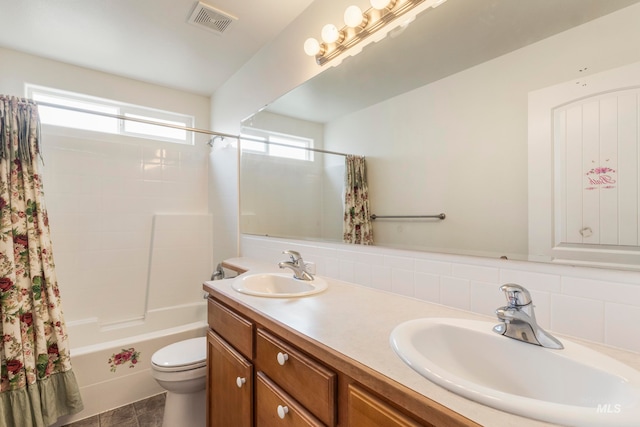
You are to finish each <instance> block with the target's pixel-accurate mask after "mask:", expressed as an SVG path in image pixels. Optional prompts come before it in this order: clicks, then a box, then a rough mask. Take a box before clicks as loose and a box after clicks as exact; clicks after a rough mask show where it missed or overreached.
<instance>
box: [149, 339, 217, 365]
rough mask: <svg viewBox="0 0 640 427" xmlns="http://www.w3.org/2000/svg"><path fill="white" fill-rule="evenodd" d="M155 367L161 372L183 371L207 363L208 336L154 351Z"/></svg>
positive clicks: (152, 362) (152, 357) (153, 363)
mask: <svg viewBox="0 0 640 427" xmlns="http://www.w3.org/2000/svg"><path fill="white" fill-rule="evenodd" d="M151 364H152V365H153V369H155V370H157V371H160V372H181V371H189V370H193V369H198V368H201V367H203V366H205V365H206V364H207V338H206V337H198V338H191V339H188V340H185V341H180V342H177V343H173V344H170V345H168V346H166V347H163V348H161V349H160V350H158V351H156V352H155V353H153V356H151Z"/></svg>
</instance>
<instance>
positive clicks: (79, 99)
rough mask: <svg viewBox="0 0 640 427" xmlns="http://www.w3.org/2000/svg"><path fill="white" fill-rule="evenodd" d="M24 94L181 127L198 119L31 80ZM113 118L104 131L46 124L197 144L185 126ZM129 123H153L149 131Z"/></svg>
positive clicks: (71, 111) (191, 126)
mask: <svg viewBox="0 0 640 427" xmlns="http://www.w3.org/2000/svg"><path fill="white" fill-rule="evenodd" d="M25 95H26V97H27V98H29V99H33V100H34V101H35V102H36V103H37V102H38V99H37V98H38V96H39V95H41V96H43V97H45V96H46V97H51V98H57V99H59V100H60V105H61V106H69V104H71V106H72V105H73V104H74V103H77V104H84V106H82V105H79V106H78V107H77V108H83V109H87V110H91V109H92V108H91V107H94V108H95V110H96V111H100V110H103V111H104V110H105V109H110V110H111V112H108V113H107V114H113V115H114V116H123V117H124V116H127V115H132V116H138V117H140V118H141V119H143V120H149V121H155V122H167V123H170V124H175V125H177V126H181V127H184V128H193V126H194V122H195V118H194V117H193V116H191V115H187V114H182V113H176V112H171V111H164V110H159V109H156V108H151V107H145V106H141V105H134V104H127V103H124V102H119V101H115V100H111V99H106V98H98V97H95V96H91V95H86V94H82V93H77V92H70V91H65V90H60V89H55V88H50V87H45V86H39V85H34V84H30V83H26V84H25ZM44 102H47V103H51V104H55V103H56V102H55V101H53V102H50V101H44ZM43 108H55V107H41V108H40V110H42V109H43ZM61 110H64V109H61ZM64 111H66V112H67V113H69V114H74V113H75V114H78V115H85V114H90V113H82V112H77V111H74V110H64ZM40 116H41V119H42V114H40ZM79 117H82V116H79ZM96 117H104V118H107V119H109V117H108V116H101V115H99V114H98V115H96ZM110 119H111V120H115V121H116V123H115V126H114V128H113V130H104V129H97V128H91V127H81V126H78V127H76V126H69V125H67V124H59V123H45V122H43V124H46V125H50V126H58V127H64V128H67V129H77V130H86V131H89V132H99V133H105V134H111V135H122V136H128V137H134V138H144V139H153V140H156V141H165V142H172V143H176V144H182V145H194V143H195V142H194V135H193V132H190V131H188V130H186V129H184V130H180V129H176V128H172V127H161V125H152V124H145V123H142V122H137V121H135V120H126V119H125V118H117V117H110ZM127 123H134V124H137V123H140V124H142V125H143V126H150V127H151V128H149V129H150V131H149V132H144V131H142V132H140V131H131V130H127ZM153 129H156V130H158V129H163V130H165V129H166V130H170V131H169V132H167V134H166V135H162V134H158V133H157V132H156V133H154V132H153ZM171 131H173V133H174V134H175V133H176V131H177V132H184V137H182V135H180V136H176V137H172V136H170V135H171ZM160 133H162V132H160Z"/></svg>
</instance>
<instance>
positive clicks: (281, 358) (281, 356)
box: [277, 352, 289, 366]
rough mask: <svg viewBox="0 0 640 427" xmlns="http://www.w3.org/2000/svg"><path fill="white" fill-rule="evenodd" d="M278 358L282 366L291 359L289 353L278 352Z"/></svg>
mask: <svg viewBox="0 0 640 427" xmlns="http://www.w3.org/2000/svg"><path fill="white" fill-rule="evenodd" d="M277 358H278V363H279V364H280V366H284V364H285V362H286V361H287V360H289V355H288V354H287V353H282V352H278V356H277Z"/></svg>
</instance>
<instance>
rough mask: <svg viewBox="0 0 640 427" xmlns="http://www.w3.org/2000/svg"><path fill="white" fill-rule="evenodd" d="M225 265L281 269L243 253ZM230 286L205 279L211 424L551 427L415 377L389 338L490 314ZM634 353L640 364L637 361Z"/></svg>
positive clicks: (333, 285) (356, 293) (352, 295)
mask: <svg viewBox="0 0 640 427" xmlns="http://www.w3.org/2000/svg"><path fill="white" fill-rule="evenodd" d="M225 267H226V268H231V269H234V270H236V271H238V272H239V273H242V272H244V271H247V270H249V271H250V272H256V271H257V272H264V271H271V272H277V271H278V269H277V268H276V267H275V266H269V265H265V264H262V263H254V262H252V261H251V260H247V259H243V258H238V259H233V260H229V261H227V262H226V264H225ZM231 283H232V280H218V281H212V282H206V283H205V284H204V289H205V290H206V291H207V292H208V293H209V297H208V323H209V331H208V373H207V375H208V377H207V404H208V408H207V423H208V424H207V425H208V427H219V426H225V427H226V426H237V427H244V426H259V427H263V426H350V427H367V426H380V427H396V426H447V427H450V426H454V427H455V426H464V427H470V426H481V425H491V426H494V427H499V426H514V425H518V426H548V425H550V424H548V423H545V422H541V421H536V420H533V419H529V418H525V417H520V416H517V415H513V414H509V413H506V412H503V411H499V410H496V409H493V408H490V407H488V406H485V405H481V404H478V403H475V402H473V401H470V400H468V399H465V398H463V397H461V396H458V395H456V394H454V393H451V392H449V391H447V390H445V389H443V388H441V387H439V386H437V385H436V384H434V383H432V382H430V381H428V380H426V379H424V378H422V377H421V376H419V375H417V374H416V373H415V372H414V371H412V370H411V368H409V367H408V366H407V365H405V364H404V363H403V362H402V361H401V360H400V358H399V357H398V356H397V355H396V354H395V353H394V352H393V350H392V349H391V347H390V345H389V334H390V332H391V331H392V329H393V328H394V327H395V326H396V325H397V324H399V323H401V322H403V321H406V320H410V319H415V318H420V317H431V316H436V317H438V316H441V317H450V318H455V317H458V318H467V319H474V318H476V319H481V320H487V319H486V318H484V317H482V316H476V315H473V314H471V313H467V312H462V311H459V310H455V309H450V308H447V307H443V306H439V305H434V304H429V303H426V302H423V301H418V300H415V299H411V298H405V297H402V296H398V295H392V294H389V293H386V292H382V291H377V290H373V289H369V288H365V287H361V286H358V285H352V284H349V283H345V282H340V281H334V280H331V281H330V285H329V287H328V289H326V290H325V291H324V292H322V293H319V294H316V295H311V296H307V297H300V298H268V297H256V296H252V295H246V294H242V293H240V292H237V291H236V290H234V289H233V287H232V286H231ZM505 339H506V338H505ZM598 350H603V351H605V352H606V351H607V348H605V347H604V346H602V347H598ZM611 351H612V352H613V353H614V354H612V355H614V356H620V355H623V356H624V354H625V352H617V350H611ZM610 354H611V353H610ZM629 360H631V361H633V362H635V363H636V366H634V367H635V368H636V369H637V358H634V357H633V355H631V356H630V359H629ZM623 361H628V360H623Z"/></svg>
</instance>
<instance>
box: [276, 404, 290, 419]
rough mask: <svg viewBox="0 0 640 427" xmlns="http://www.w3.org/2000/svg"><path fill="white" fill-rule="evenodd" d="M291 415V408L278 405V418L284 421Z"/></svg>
mask: <svg viewBox="0 0 640 427" xmlns="http://www.w3.org/2000/svg"><path fill="white" fill-rule="evenodd" d="M288 413H289V408H288V407H286V406H282V405H278V416H279V417H280V419H281V420H284V416H285V415H287V414H288Z"/></svg>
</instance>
